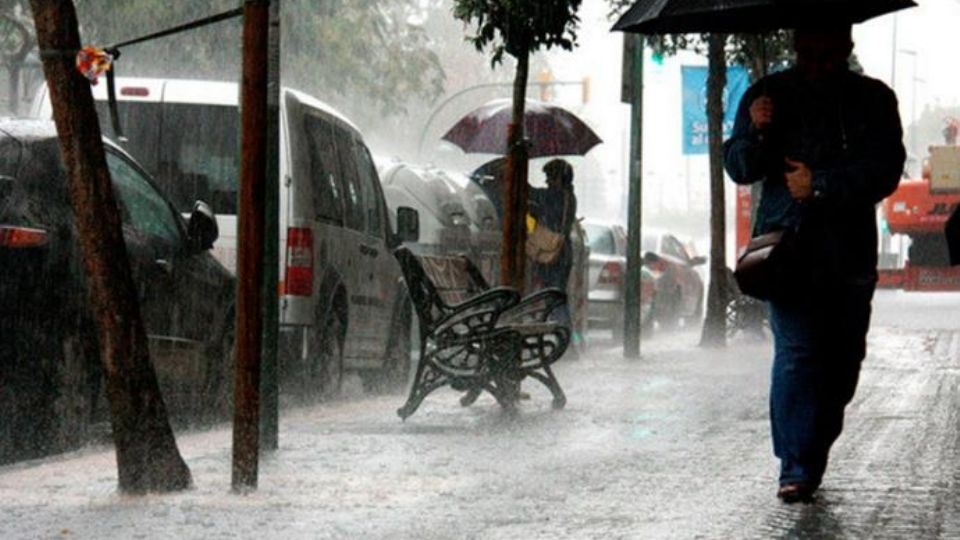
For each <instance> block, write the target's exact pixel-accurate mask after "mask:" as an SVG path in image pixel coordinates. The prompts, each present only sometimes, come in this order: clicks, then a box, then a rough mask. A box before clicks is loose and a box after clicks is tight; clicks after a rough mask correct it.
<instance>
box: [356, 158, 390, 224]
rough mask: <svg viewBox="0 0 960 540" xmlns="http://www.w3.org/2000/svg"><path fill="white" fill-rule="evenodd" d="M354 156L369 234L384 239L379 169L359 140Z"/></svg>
mask: <svg viewBox="0 0 960 540" xmlns="http://www.w3.org/2000/svg"><path fill="white" fill-rule="evenodd" d="M353 155H354V159H355V161H356V164H357V172H358V173H359V175H360V188H361V191H362V199H363V208H364V211H365V213H366V218H367V234H369V235H370V236H375V237H377V238H383V209H382V208H381V207H380V197H378V192H377V184H378V183H380V180H379V179H378V177H377V168H376V167H375V166H374V164H373V159H371V158H370V153H369V152H368V151H367V148H366V147H365V146H364V145H363V143H361V142H360V141H358V140H355V141H354V144H353Z"/></svg>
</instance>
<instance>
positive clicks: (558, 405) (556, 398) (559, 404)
mask: <svg viewBox="0 0 960 540" xmlns="http://www.w3.org/2000/svg"><path fill="white" fill-rule="evenodd" d="M542 369H543V371H544V373H545V375H544V374H543V373H537V372H536V371H533V370H530V371H528V372H527V375H528V376H530V377H533V378H534V379H536V380H538V381H540V382H541V383H543V385H544V386H546V387H547V388H548V389H550V393H551V394H553V404H552V405H553V408H554V409H562V408H564V406H566V404H567V396H566V394H564V393H563V388H560V382H559V381H557V377H556V376H555V375H554V374H553V370H552V369H550V366H543V368H542Z"/></svg>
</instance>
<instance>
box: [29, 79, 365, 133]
mask: <svg viewBox="0 0 960 540" xmlns="http://www.w3.org/2000/svg"><path fill="white" fill-rule="evenodd" d="M92 90H93V98H94V99H96V100H99V101H106V100H107V84H106V82H105V81H102V82H101V83H100V84H97V85H96V86H93V87H92ZM116 91H117V100H118V101H141V102H161V101H162V102H164V103H183V104H196V105H220V106H225V107H237V106H238V104H239V103H240V86H239V84H237V83H236V82H233V81H213V80H200V79H161V78H151V77H117V79H116ZM283 92H284V93H285V94H292V95H293V96H294V97H296V99H297V101H299V102H300V103H303V104H304V105H307V106H310V107H313V108H315V109H318V110H320V111H322V112H324V113H326V114H329V115H330V116H333V117H334V118H336V119H338V120H340V121H341V122H343V123H344V124H345V125H346V126H348V127H349V128H350V129H353V130H354V131H356V133H357V134H358V135H359V134H360V129H359V128H357V126H356V125H355V124H354V123H353V122H351V121H350V120H349V119H347V117H345V116H343V115H342V114H341V113H340V112H339V111H337V110H336V109H334V108H333V107H331V106H330V105H328V104H326V103H324V102H322V101H320V100H318V99H317V98H315V97H313V96H311V95H309V94H306V93H304V92H301V91H299V90H294V89H292V88H287V87H284V88H283ZM35 100H36V101H37V102H38V103H34V106H33V113H34V114H33V115H34V116H41V117H49V116H50V114H51V113H50V99H49V96H48V95H47V87H46V83H44V84H43V85H41V87H40V89H39V90H38V91H37V97H36V98H35Z"/></svg>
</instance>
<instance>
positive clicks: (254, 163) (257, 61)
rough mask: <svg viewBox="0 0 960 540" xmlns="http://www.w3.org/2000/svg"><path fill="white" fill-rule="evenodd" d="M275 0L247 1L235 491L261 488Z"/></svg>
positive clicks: (244, 34)
mask: <svg viewBox="0 0 960 540" xmlns="http://www.w3.org/2000/svg"><path fill="white" fill-rule="evenodd" d="M269 23H270V0H245V2H244V6H243V81H242V91H241V101H240V103H241V109H240V110H241V117H240V122H241V129H242V135H241V153H240V156H241V157H240V215H239V223H238V238H237V247H238V257H237V259H238V260H237V326H236V329H237V331H236V335H237V343H236V374H235V379H236V387H235V390H234V391H235V395H234V403H235V410H234V416H233V474H232V485H233V490H234V491H236V492H243V491H248V490H253V489H256V488H257V469H258V465H259V459H260V453H259V437H260V429H259V428H260V426H259V423H260V368H261V366H260V360H261V352H262V349H261V347H262V344H263V340H262V337H263V317H262V315H263V312H262V303H263V302H262V292H263V283H264V272H263V247H264V194H265V191H266V176H267V154H268V151H267V137H266V133H267V63H268V60H269V59H268V51H267V42H268V34H269Z"/></svg>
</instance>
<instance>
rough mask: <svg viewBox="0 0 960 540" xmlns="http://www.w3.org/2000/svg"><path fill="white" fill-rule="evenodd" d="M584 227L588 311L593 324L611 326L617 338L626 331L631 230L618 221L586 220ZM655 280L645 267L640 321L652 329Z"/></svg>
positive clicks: (641, 278)
mask: <svg viewBox="0 0 960 540" xmlns="http://www.w3.org/2000/svg"><path fill="white" fill-rule="evenodd" d="M583 229H584V231H585V233H586V236H587V243H588V244H589V246H590V261H589V270H588V278H587V282H588V292H587V298H588V314H589V321H590V326H591V327H597V328H610V329H611V330H612V331H613V336H614V339H619V338H620V336H621V334H622V332H623V309H624V308H623V305H624V302H623V300H624V298H623V292H624V291H623V286H624V278H625V276H626V270H627V232H626V229H625V228H624V227H623V226H622V225H620V224H617V223H609V222H602V221H594V220H584V222H583ZM654 290H655V279H654V276H653V274H652V273H651V272H650V270H649V269H648V268H646V267H645V266H644V267H641V274H640V323H641V326H642V327H643V328H649V327H650V326H651V324H652V322H653V317H652V314H653V302H654V298H653V296H654Z"/></svg>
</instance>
